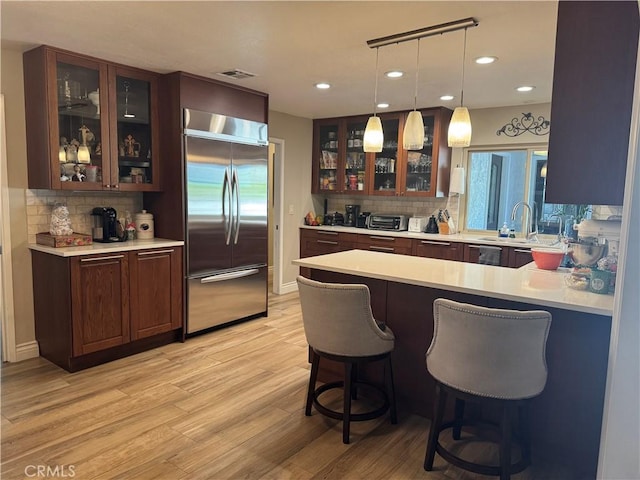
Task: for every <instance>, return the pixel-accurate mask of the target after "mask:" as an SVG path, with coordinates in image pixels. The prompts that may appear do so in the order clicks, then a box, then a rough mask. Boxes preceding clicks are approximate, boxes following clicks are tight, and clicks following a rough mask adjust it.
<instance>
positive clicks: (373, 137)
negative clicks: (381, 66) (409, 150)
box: [363, 47, 384, 153]
mask: <svg viewBox="0 0 640 480" xmlns="http://www.w3.org/2000/svg"><path fill="white" fill-rule="evenodd" d="M379 50H380V49H379V48H378V47H376V83H375V90H374V93H373V116H371V117H369V120H368V121H367V127H366V128H365V130H364V138H363V149H364V151H365V152H375V153H378V152H381V151H382V144H383V142H384V133H383V132H382V122H381V121H380V117H378V116H376V106H377V104H378V53H379Z"/></svg>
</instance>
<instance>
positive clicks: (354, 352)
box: [297, 276, 397, 443]
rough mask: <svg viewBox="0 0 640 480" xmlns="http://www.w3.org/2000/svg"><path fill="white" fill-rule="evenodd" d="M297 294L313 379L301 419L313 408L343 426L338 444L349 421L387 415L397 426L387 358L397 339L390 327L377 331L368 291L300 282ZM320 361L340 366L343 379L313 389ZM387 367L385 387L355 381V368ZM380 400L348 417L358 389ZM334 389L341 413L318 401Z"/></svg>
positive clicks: (356, 286) (346, 433) (359, 287)
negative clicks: (367, 364)
mask: <svg viewBox="0 0 640 480" xmlns="http://www.w3.org/2000/svg"><path fill="white" fill-rule="evenodd" d="M297 281H298V292H299V294H300V304H301V306H302V320H303V324H304V333H305V335H306V337H307V342H308V343H309V346H310V348H311V375H310V377H309V388H308V390H307V401H306V407H305V415H307V416H310V415H311V406H312V405H313V406H314V407H315V408H316V410H318V412H320V413H321V414H323V415H326V416H328V417H330V418H335V419H338V420H342V441H343V443H349V428H350V422H352V421H363V420H371V419H374V418H377V417H380V416H382V415H384V414H385V413H386V412H387V411H390V416H391V423H393V424H395V423H397V417H396V405H395V392H394V387H393V371H392V369H391V352H392V350H393V347H394V341H395V338H394V336H393V332H392V331H391V329H389V328H388V327H386V328H385V327H381V326H380V325H378V323H377V322H376V320H375V319H374V317H373V314H372V312H371V298H370V294H369V288H368V287H367V286H366V285H361V284H342V283H322V282H317V281H314V280H309V279H308V278H304V277H301V276H299V277H298V278H297ZM320 358H327V359H330V360H334V361H336V362H341V363H343V364H344V379H343V380H342V381H336V382H329V383H325V384H323V385H320V386H319V387H318V388H316V381H317V378H318V368H319V365H320ZM377 360H382V361H384V362H385V375H384V377H385V383H386V385H379V384H375V383H372V382H365V381H363V380H362V379H360V378H358V374H357V371H358V365H359V364H362V363H365V362H373V361H377ZM364 385H366V386H368V389H369V390H370V391H372V392H375V393H376V394H377V395H376V396H379V397H380V398H379V402H378V403H380V404H381V405H380V406H379V407H377V408H375V409H373V410H368V411H366V412H362V413H352V412H351V403H352V400H357V397H358V391H360V392H363V391H364V389H359V388H358V387H359V386H364ZM333 388H342V389H343V409H342V411H336V410H332V409H330V408H327V407H326V406H325V405H323V404H322V403H321V402H320V398H319V397H320V396H321V395H322V394H323V393H324V392H326V391H327V390H331V389H333Z"/></svg>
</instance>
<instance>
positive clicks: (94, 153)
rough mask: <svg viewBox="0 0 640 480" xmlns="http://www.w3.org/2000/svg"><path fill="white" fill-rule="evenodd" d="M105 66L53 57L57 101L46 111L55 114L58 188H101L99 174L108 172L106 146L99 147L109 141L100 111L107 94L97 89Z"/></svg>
mask: <svg viewBox="0 0 640 480" xmlns="http://www.w3.org/2000/svg"><path fill="white" fill-rule="evenodd" d="M106 70H107V69H106V66H102V65H100V64H99V63H97V62H91V61H81V60H79V59H76V58H71V57H70V58H65V57H64V56H63V55H59V56H58V58H57V59H56V61H55V87H56V88H55V98H56V102H55V109H51V110H50V112H49V114H50V115H52V116H55V117H56V121H55V122H51V123H52V127H53V128H52V131H53V132H52V133H53V135H54V138H55V142H56V148H52V152H51V153H52V156H53V157H54V158H52V160H53V161H55V160H56V158H55V157H57V165H54V166H53V170H54V172H55V171H56V170H57V173H58V175H57V177H58V178H57V180H58V181H59V182H60V185H61V188H70V189H73V190H87V189H90V190H96V189H102V180H103V178H102V175H103V173H104V172H105V171H106V172H107V174H108V172H109V166H108V165H105V163H104V160H103V158H104V159H107V163H108V150H107V152H106V153H107V155H106V156H103V150H102V146H103V144H104V143H105V141H106V142H107V143H108V142H109V129H108V117H107V116H105V115H104V114H103V112H101V111H100V104H101V103H102V104H105V103H106V98H107V91H106V90H105V89H104V88H103V89H102V92H101V89H100V86H101V85H102V84H104V80H105V79H106V74H107V72H106ZM27 94H28V92H27ZM101 100H102V101H101ZM28 131H29V129H28V128H27V132H28ZM27 136H28V133H27ZM107 148H108V147H107ZM56 166H57V167H58V168H57V169H56V168H55V167H56ZM29 173H30V174H31V172H29ZM54 175H55V174H54ZM67 182H69V183H67ZM55 183H56V182H54V184H55Z"/></svg>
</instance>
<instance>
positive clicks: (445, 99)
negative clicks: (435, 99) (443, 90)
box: [440, 95, 455, 102]
mask: <svg viewBox="0 0 640 480" xmlns="http://www.w3.org/2000/svg"><path fill="white" fill-rule="evenodd" d="M454 98H455V97H454V96H453V95H442V96H441V97H440V100H444V101H445V102H448V101H449V100H453V99H454Z"/></svg>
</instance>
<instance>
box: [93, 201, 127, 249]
mask: <svg viewBox="0 0 640 480" xmlns="http://www.w3.org/2000/svg"><path fill="white" fill-rule="evenodd" d="M91 215H92V216H93V227H92V228H91V236H92V237H93V241H94V242H103V243H109V242H122V241H124V240H125V239H126V236H125V231H124V229H123V228H122V225H120V223H119V222H118V214H117V212H116V209H115V208H111V207H95V208H94V209H93V210H92V211H91Z"/></svg>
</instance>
